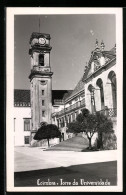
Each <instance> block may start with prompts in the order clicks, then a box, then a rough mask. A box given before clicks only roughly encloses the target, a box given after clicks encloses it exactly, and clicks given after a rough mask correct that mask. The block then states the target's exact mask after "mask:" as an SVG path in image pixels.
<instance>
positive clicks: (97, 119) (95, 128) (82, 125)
mask: <svg viewBox="0 0 126 195" xmlns="http://www.w3.org/2000/svg"><path fill="white" fill-rule="evenodd" d="M68 132H73V133H79V132H85V134H86V136H87V138H88V140H89V149H91V147H92V146H91V140H92V137H93V135H94V134H95V133H96V132H97V133H98V135H99V144H100V146H101V145H102V133H103V132H105V133H107V132H113V124H112V121H111V119H108V118H107V117H106V116H105V115H103V114H101V113H99V112H96V113H95V114H91V113H90V112H89V110H88V109H86V108H85V109H83V110H82V113H80V114H79V115H78V116H77V119H76V121H75V122H72V123H70V124H69V126H68Z"/></svg>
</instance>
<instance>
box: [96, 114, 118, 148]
mask: <svg viewBox="0 0 126 195" xmlns="http://www.w3.org/2000/svg"><path fill="white" fill-rule="evenodd" d="M96 118H97V131H98V148H99V149H103V133H113V132H114V131H113V123H112V120H111V119H110V118H108V117H107V116H105V115H104V114H102V113H100V112H96Z"/></svg>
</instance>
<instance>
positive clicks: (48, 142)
mask: <svg viewBox="0 0 126 195" xmlns="http://www.w3.org/2000/svg"><path fill="white" fill-rule="evenodd" d="M47 140H48V147H50V144H49V139H47Z"/></svg>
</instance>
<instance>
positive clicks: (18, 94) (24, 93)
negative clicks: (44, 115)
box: [14, 89, 30, 103]
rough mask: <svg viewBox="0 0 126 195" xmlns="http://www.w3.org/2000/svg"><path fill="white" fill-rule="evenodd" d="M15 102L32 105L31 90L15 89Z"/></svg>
mask: <svg viewBox="0 0 126 195" xmlns="http://www.w3.org/2000/svg"><path fill="white" fill-rule="evenodd" d="M14 102H24V103H30V90H23V89H15V90H14Z"/></svg>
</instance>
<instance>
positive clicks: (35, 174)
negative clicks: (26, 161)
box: [14, 159, 117, 187]
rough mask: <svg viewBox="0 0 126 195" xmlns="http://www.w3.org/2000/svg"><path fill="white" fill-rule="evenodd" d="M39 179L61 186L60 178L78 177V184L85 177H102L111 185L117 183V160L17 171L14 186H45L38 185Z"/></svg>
mask: <svg viewBox="0 0 126 195" xmlns="http://www.w3.org/2000/svg"><path fill="white" fill-rule="evenodd" d="M75 160H76V159H75ZM38 179H40V180H39V181H44V182H47V181H48V180H50V181H51V182H56V185H59V186H61V183H60V179H63V181H66V182H73V181H74V179H76V181H77V182H78V186H80V185H81V184H80V179H84V181H85V182H86V181H88V182H97V181H100V180H101V179H102V181H104V182H105V181H106V180H108V181H109V182H110V185H111V186H112V185H117V161H110V162H102V163H92V164H82V165H74V166H69V167H59V168H51V169H42V170H34V171H25V172H15V173H14V186H15V187H19V186H20V187H26V186H36V187H44V186H45V185H40V186H38V185H37V180H38ZM88 185H89V184H88ZM46 186H47V185H46ZM50 186H51V185H50Z"/></svg>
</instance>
